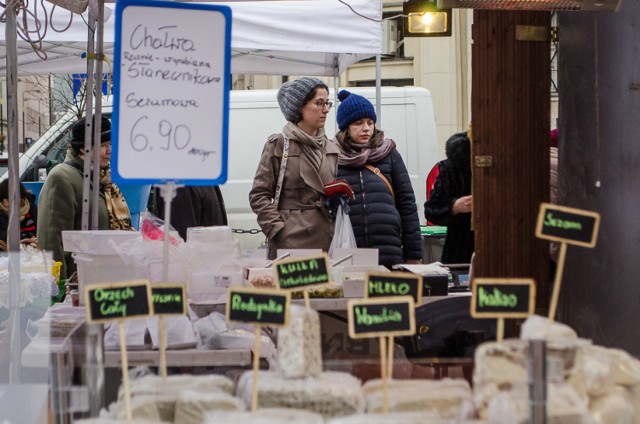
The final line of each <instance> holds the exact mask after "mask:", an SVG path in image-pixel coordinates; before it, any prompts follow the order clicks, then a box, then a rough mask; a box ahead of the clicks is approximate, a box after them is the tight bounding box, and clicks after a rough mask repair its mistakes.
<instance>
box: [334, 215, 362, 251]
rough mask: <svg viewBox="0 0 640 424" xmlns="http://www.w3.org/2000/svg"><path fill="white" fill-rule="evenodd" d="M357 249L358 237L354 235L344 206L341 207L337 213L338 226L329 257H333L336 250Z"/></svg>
mask: <svg viewBox="0 0 640 424" xmlns="http://www.w3.org/2000/svg"><path fill="white" fill-rule="evenodd" d="M357 247H358V245H357V244H356V236H355V235H354V234H353V227H352V226H351V220H350V219H349V214H348V213H346V212H345V211H344V208H343V207H342V205H339V206H338V212H337V213H336V226H335V230H334V233H333V240H332V241H331V246H330V247H329V256H331V255H333V250H334V249H355V248H357Z"/></svg>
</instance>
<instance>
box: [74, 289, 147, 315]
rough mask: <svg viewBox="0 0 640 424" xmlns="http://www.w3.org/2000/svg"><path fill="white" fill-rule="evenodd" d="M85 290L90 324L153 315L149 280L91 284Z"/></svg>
mask: <svg viewBox="0 0 640 424" xmlns="http://www.w3.org/2000/svg"><path fill="white" fill-rule="evenodd" d="M84 290H85V292H84V293H85V296H84V298H85V301H86V305H87V322H89V323H90V324H93V323H102V322H108V321H115V320H124V319H127V318H146V317H149V316H151V312H152V309H151V286H150V283H149V280H132V281H122V282H118V283H108V284H90V285H87V286H86V287H85V289H84Z"/></svg>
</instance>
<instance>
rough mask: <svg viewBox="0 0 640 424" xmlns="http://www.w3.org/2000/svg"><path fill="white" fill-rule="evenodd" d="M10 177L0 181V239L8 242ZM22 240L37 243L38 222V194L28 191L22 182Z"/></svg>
mask: <svg viewBox="0 0 640 424" xmlns="http://www.w3.org/2000/svg"><path fill="white" fill-rule="evenodd" d="M9 208H10V205H9V179H5V180H3V181H2V182H0V241H2V242H4V243H6V242H7V229H8V228H9V211H10V209H9ZM19 215H20V242H21V243H26V244H34V243H37V239H36V223H37V222H38V207H37V206H36V196H34V195H33V194H31V192H29V191H27V189H26V187H25V186H24V185H23V184H22V183H20V212H19Z"/></svg>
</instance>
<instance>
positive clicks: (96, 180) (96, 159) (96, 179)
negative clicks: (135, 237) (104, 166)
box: [91, 0, 104, 230]
mask: <svg viewBox="0 0 640 424" xmlns="http://www.w3.org/2000/svg"><path fill="white" fill-rule="evenodd" d="M103 21H104V0H98V20H97V23H96V28H97V31H96V33H97V40H96V43H95V44H96V49H97V55H96V58H97V60H96V62H95V66H96V79H95V87H96V96H95V99H94V101H95V104H96V109H95V115H94V117H95V123H96V124H95V125H94V128H93V134H94V137H93V169H94V170H97V172H94V173H93V187H96V190H93V192H92V193H91V194H92V196H91V205H92V208H91V229H92V230H97V229H98V211H99V210H100V208H99V207H98V199H99V198H100V197H99V195H100V190H98V189H97V188H98V187H100V172H99V170H100V144H102V143H101V140H100V134H101V132H102V80H103V78H104V76H103V75H102V64H103V60H102V59H103V53H104V22H103Z"/></svg>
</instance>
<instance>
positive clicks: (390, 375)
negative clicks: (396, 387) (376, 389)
mask: <svg viewBox="0 0 640 424" xmlns="http://www.w3.org/2000/svg"><path fill="white" fill-rule="evenodd" d="M393 339H394V337H393V336H389V346H387V347H388V349H389V355H387V367H388V368H387V369H388V371H387V377H388V378H389V379H392V378H393Z"/></svg>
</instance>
